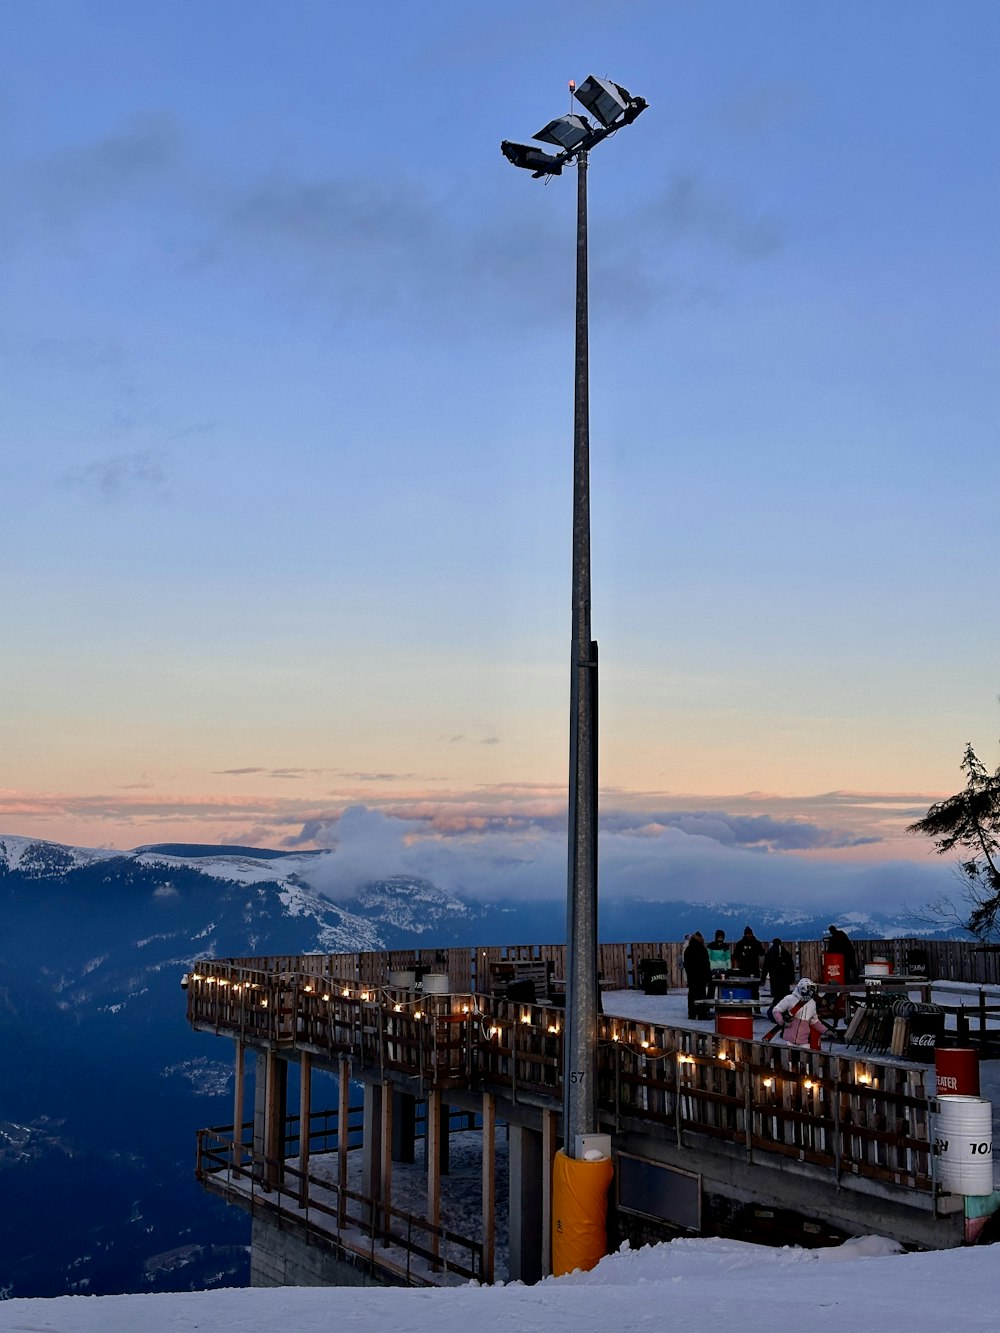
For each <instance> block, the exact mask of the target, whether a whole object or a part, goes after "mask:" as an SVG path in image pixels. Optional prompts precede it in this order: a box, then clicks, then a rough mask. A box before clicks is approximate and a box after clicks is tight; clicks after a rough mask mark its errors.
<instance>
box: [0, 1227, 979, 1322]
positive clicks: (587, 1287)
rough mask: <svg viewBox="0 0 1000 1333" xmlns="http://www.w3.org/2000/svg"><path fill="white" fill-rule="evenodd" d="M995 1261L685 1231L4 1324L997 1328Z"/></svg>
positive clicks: (871, 1244)
mask: <svg viewBox="0 0 1000 1333" xmlns="http://www.w3.org/2000/svg"><path fill="white" fill-rule="evenodd" d="M996 1269H997V1255H996V1254H995V1253H994V1250H993V1249H992V1248H989V1247H988V1248H985V1249H981V1250H980V1249H969V1250H948V1251H943V1252H940V1253H936V1254H898V1253H895V1246H894V1245H893V1244H892V1242H890V1241H885V1240H880V1239H878V1238H876V1237H868V1238H865V1239H863V1240H854V1241H848V1242H847V1243H845V1244H844V1245H842V1246H840V1247H838V1248H836V1249H827V1250H799V1249H793V1248H786V1249H780V1250H775V1249H765V1248H762V1247H759V1246H756V1245H747V1244H744V1243H743V1242H740V1241H732V1240H675V1241H672V1242H671V1243H670V1244H664V1245H656V1246H649V1247H647V1248H645V1249H642V1250H625V1251H624V1252H622V1253H619V1254H616V1255H610V1256H609V1257H608V1258H607V1259H605V1260H603V1261H602V1262H601V1263H600V1264H599V1265H598V1266H597V1268H595V1269H594V1271H593V1272H591V1273H574V1274H571V1275H570V1276H569V1277H564V1278H549V1279H547V1280H546V1281H544V1282H541V1283H539V1284H538V1286H535V1287H523V1286H519V1285H512V1286H506V1287H503V1286H501V1287H474V1286H466V1287H459V1288H451V1289H447V1290H443V1291H434V1290H423V1291H414V1290H402V1289H392V1290H389V1289H385V1288H374V1287H362V1288H358V1287H323V1288H301V1287H299V1288H279V1289H274V1288H269V1289H253V1288H251V1289H242V1290H235V1291H212V1292H194V1293H184V1294H180V1295H165V1296H63V1297H60V1298H59V1299H57V1300H48V1301H24V1300H14V1301H6V1302H0V1333H7V1331H9V1333H193V1331H194V1330H210V1329H211V1330H215V1329H239V1330H240V1333H275V1331H276V1330H281V1329H294V1330H295V1333H329V1330H330V1329H343V1330H345V1333H422V1331H423V1330H433V1333H470V1330H473V1329H476V1328H494V1329H498V1330H505V1331H506V1330H509V1333H521V1330H526V1329H537V1330H539V1333H587V1331H589V1330H595V1331H596V1330H608V1333H611V1331H612V1330H613V1331H614V1333H617V1330H618V1329H626V1330H628V1333H653V1331H654V1330H655V1333H662V1331H663V1330H665V1329H687V1330H691V1331H692V1333H733V1331H734V1330H739V1333H775V1330H791V1331H792V1333H794V1330H796V1329H799V1328H802V1327H808V1329H809V1331H810V1333H826V1331H827V1330H829V1333H843V1330H845V1329H852V1330H860V1331H861V1333H868V1331H869V1330H873V1331H877V1333H924V1330H932V1329H933V1330H939V1329H941V1328H957V1329H961V1330H962V1331H963V1333H979V1331H980V1330H990V1333H995V1330H996V1328H997V1327H998V1323H1000V1316H998V1313H997V1308H996V1301H997V1298H996Z"/></svg>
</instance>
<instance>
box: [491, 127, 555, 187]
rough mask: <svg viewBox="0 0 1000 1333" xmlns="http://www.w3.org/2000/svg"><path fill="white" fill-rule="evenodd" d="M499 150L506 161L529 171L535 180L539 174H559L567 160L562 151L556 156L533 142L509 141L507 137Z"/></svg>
mask: <svg viewBox="0 0 1000 1333" xmlns="http://www.w3.org/2000/svg"><path fill="white" fill-rule="evenodd" d="M535 137H536V138H537V137H538V136H537V135H536V136H535ZM500 151H501V153H503V155H504V157H505V158H506V159H507V161H508V162H511V163H513V165H514V166H515V167H523V168H524V170H525V171H530V172H531V173H532V174H533V175H534V177H535V179H536V180H537V179H538V178H539V176H559V175H561V174H562V169H563V167H564V166H565V165H566V162H567V160H568V159H567V158H566V157H565V156H564V155H563V154H562V153H560V154H559V156H558V157H557V156H556V155H555V154H554V153H546V152H544V151H543V150H542V149H541V148H535V147H534V145H533V144H530V143H511V141H510V140H509V139H504V141H503V143H502V144H501V145H500Z"/></svg>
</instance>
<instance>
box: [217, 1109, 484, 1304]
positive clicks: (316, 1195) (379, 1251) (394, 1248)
mask: <svg viewBox="0 0 1000 1333" xmlns="http://www.w3.org/2000/svg"><path fill="white" fill-rule="evenodd" d="M321 1114H322V1115H324V1116H327V1117H329V1116H331V1115H333V1116H335V1112H329V1111H326V1112H322V1113H321ZM246 1129H247V1126H244V1127H243V1133H241V1134H240V1135H235V1136H234V1135H233V1133H232V1130H231V1129H229V1130H227V1129H203V1130H200V1131H199V1132H198V1153H197V1164H196V1175H197V1178H198V1180H199V1181H201V1182H202V1184H204V1185H207V1186H208V1187H209V1188H210V1189H213V1190H214V1191H216V1192H217V1193H220V1194H222V1195H223V1196H224V1197H225V1198H226V1199H228V1200H229V1201H231V1202H240V1203H243V1204H245V1205H246V1206H247V1207H248V1208H249V1210H250V1212H251V1213H258V1212H266V1213H270V1214H272V1215H275V1216H278V1217H280V1220H281V1226H282V1227H283V1228H288V1227H289V1226H291V1227H293V1228H295V1229H296V1230H298V1231H299V1232H300V1234H302V1235H303V1236H305V1238H306V1239H307V1240H308V1241H309V1242H310V1243H312V1244H316V1243H320V1244H325V1245H329V1246H332V1247H334V1248H335V1249H337V1250H339V1251H341V1252H343V1253H345V1254H348V1255H351V1256H353V1257H354V1258H356V1259H361V1260H363V1261H364V1262H365V1263H367V1264H368V1265H369V1266H370V1267H372V1268H374V1269H378V1270H382V1271H383V1272H387V1273H390V1274H392V1275H393V1276H394V1277H397V1278H400V1279H403V1280H405V1281H406V1283H407V1285H411V1286H417V1285H424V1286H439V1285H443V1284H445V1283H447V1282H448V1280H449V1278H453V1279H459V1280H461V1281H472V1280H476V1281H482V1280H483V1274H484V1268H483V1246H482V1242H481V1241H479V1240H476V1239H474V1238H472V1237H469V1236H464V1235H462V1234H461V1233H460V1232H457V1231H453V1230H451V1229H450V1228H448V1227H442V1226H437V1225H435V1224H434V1223H432V1222H428V1221H427V1219H426V1218H423V1217H420V1216H419V1215H417V1214H416V1213H411V1212H407V1211H406V1210H405V1209H402V1208H396V1207H394V1206H392V1205H391V1204H388V1203H386V1202H384V1201H383V1200H379V1199H375V1198H372V1197H371V1196H369V1195H366V1194H362V1193H360V1192H358V1191H356V1190H351V1189H347V1188H346V1187H342V1186H341V1185H340V1184H339V1183H338V1182H337V1181H336V1180H333V1179H331V1178H329V1177H328V1176H327V1175H326V1174H325V1173H322V1172H320V1171H318V1170H317V1169H316V1167H315V1166H314V1167H312V1168H311V1169H309V1170H307V1171H305V1172H303V1171H301V1170H300V1169H299V1168H298V1167H297V1166H296V1165H295V1162H294V1160H289V1159H288V1158H287V1157H281V1158H272V1157H268V1156H266V1155H265V1154H263V1153H260V1152H257V1151H255V1150H254V1148H253V1146H252V1144H250V1143H247V1142H246V1141H245V1131H246Z"/></svg>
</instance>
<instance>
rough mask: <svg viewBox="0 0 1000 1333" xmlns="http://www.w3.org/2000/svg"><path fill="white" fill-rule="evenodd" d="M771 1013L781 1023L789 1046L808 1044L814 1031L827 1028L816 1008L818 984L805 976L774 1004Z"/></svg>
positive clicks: (820, 1031)
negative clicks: (793, 1011)
mask: <svg viewBox="0 0 1000 1333" xmlns="http://www.w3.org/2000/svg"><path fill="white" fill-rule="evenodd" d="M793 1009H794V1010H795V1013H794V1014H793V1013H792V1010H793ZM771 1013H772V1015H773V1017H774V1021H775V1022H776V1023H779V1024H780V1025H781V1035H782V1036H783V1037H784V1039H785V1041H786V1043H787V1044H788V1045H789V1046H808V1045H809V1044H810V1040H809V1039H810V1035H811V1034H812V1032H817V1033H820V1034H821V1033H823V1032H824V1031H825V1030H826V1029H825V1027H824V1025H823V1024H822V1023H821V1022H820V1018H819V1012H818V1011H817V1008H816V986H815V984H814V983H813V982H811V981H810V980H809V978H808V977H803V978H802V980H801V981H800V982H799V984H798V985H797V986H796V987H795V989H794V990H793V991H792V992H791V993H790V994H788V995H786V996H785V997H784V998H783V999H781V1000H779V1001H778V1003H777V1004H775V1005H772V1007H771Z"/></svg>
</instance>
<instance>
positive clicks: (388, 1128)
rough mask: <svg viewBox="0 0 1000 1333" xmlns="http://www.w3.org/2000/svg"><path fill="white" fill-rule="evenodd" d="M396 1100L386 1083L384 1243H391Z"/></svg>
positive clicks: (382, 1140)
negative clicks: (393, 1141)
mask: <svg viewBox="0 0 1000 1333" xmlns="http://www.w3.org/2000/svg"><path fill="white" fill-rule="evenodd" d="M394 1101H395V1097H394V1096H393V1091H392V1088H390V1087H389V1086H388V1084H386V1085H385V1086H383V1088H382V1106H381V1114H382V1124H381V1126H380V1128H379V1141H380V1145H381V1148H382V1189H381V1201H382V1203H383V1204H384V1205H385V1207H384V1208H383V1209H382V1230H383V1241H382V1243H383V1245H388V1244H389V1231H390V1228H391V1226H392V1215H391V1213H390V1212H389V1209H390V1208H391V1207H392V1124H393V1115H392V1110H393V1103H394Z"/></svg>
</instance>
